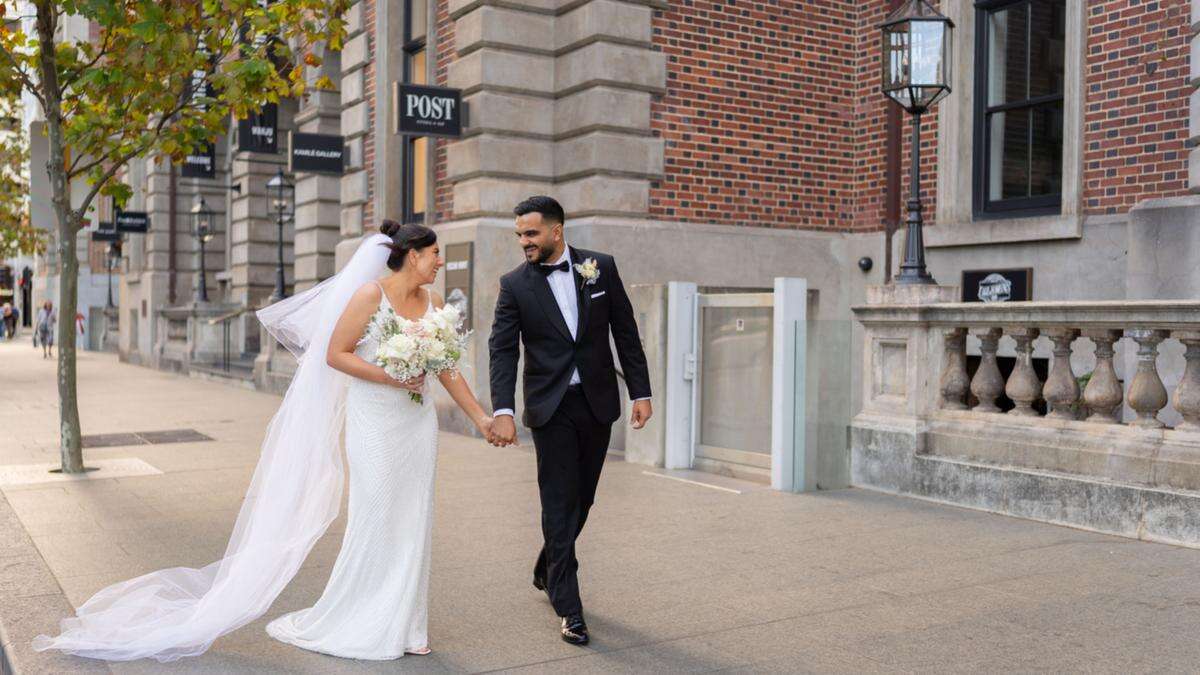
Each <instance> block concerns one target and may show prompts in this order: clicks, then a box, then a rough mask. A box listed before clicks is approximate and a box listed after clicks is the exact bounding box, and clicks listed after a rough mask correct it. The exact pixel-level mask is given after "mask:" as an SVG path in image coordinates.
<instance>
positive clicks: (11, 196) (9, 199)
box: [0, 101, 46, 260]
mask: <svg viewBox="0 0 1200 675" xmlns="http://www.w3.org/2000/svg"><path fill="white" fill-rule="evenodd" d="M10 106H11V103H8V102H5V101H0V119H3V120H5V122H6V126H7V127H8V128H6V129H3V130H0V260H2V259H4V258H12V257H16V256H22V255H33V254H35V253H41V252H43V251H44V250H45V248H46V237H45V233H44V232H40V231H38V230H36V229H34V227H33V225H32V224H31V223H30V221H29V177H28V175H27V173H26V167H25V163H26V162H28V161H29V144H28V141H27V140H26V138H25V133H24V130H23V129H21V125H20V120H19V119H18V116H17V115H16V114H15V113H16V111H15V110H13V109H12V108H11V107H10Z"/></svg>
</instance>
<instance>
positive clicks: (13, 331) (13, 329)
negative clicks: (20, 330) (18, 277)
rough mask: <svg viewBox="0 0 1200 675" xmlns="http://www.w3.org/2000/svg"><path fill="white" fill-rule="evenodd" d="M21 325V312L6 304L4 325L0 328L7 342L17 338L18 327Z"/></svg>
mask: <svg viewBox="0 0 1200 675" xmlns="http://www.w3.org/2000/svg"><path fill="white" fill-rule="evenodd" d="M20 325H21V310H19V309H17V308H16V307H13V306H12V305H10V304H8V303H5V304H4V325H3V326H0V333H2V334H3V335H4V338H5V339H6V340H12V339H13V338H15V337H16V336H17V327H18V326H20Z"/></svg>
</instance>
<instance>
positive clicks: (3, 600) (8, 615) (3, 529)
mask: <svg viewBox="0 0 1200 675" xmlns="http://www.w3.org/2000/svg"><path fill="white" fill-rule="evenodd" d="M74 613H75V608H74V607H72V606H71V603H70V601H68V600H67V596H66V594H65V593H63V590H62V587H61V586H59V584H58V580H57V579H56V578H55V577H54V574H53V573H52V572H51V571H50V567H49V566H48V565H46V561H45V560H43V559H42V554H41V552H39V551H38V550H37V547H36V546H35V545H34V543H33V539H32V538H30V536H29V533H28V532H26V531H25V527H24V525H22V524H21V521H20V519H19V518H18V517H17V514H16V512H15V511H13V509H12V506H11V505H10V504H9V503H8V499H7V498H6V497H5V495H4V492H3V491H0V673H2V674H3V675H9V674H10V673H11V674H12V675H34V674H36V673H111V672H112V670H111V669H110V668H109V667H108V665H107V664H104V663H102V662H98V661H92V660H91V659H82V658H79V657H75V656H68V655H66V654H63V653H61V652H53V651H51V652H35V651H33V646H32V645H31V643H32V641H33V638H34V637H35V636H37V635H38V634H39V633H50V632H54V631H56V630H57V627H58V620H59V619H61V618H62V617H65V616H71V615H72V614H74Z"/></svg>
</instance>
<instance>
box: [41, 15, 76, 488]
mask: <svg viewBox="0 0 1200 675" xmlns="http://www.w3.org/2000/svg"><path fill="white" fill-rule="evenodd" d="M56 23H57V16H56V15H55V9H54V5H53V3H50V2H45V1H43V2H38V3H37V32H38V41H39V43H40V47H39V49H40V51H41V56H40V59H39V60H38V64H39V72H38V76H39V80H40V82H41V86H42V97H43V100H44V101H45V104H46V109H45V110H44V112H45V115H46V133H47V136H48V137H49V141H50V160H49V162H48V164H47V166H46V170H47V172H48V173H49V177H50V191H51V201H52V202H53V204H54V216H55V220H57V225H58V226H57V228H56V233H57V237H56V239H57V241H56V242H55V247H56V250H57V252H58V335H57V336H56V339H57V342H58V420H59V452H60V454H61V456H62V470H63V473H83V447H82V443H81V432H80V426H79V401H78V397H77V396H76V386H75V385H76V377H75V313H76V312H77V311H78V309H77V305H78V302H79V259H78V258H77V257H76V252H75V236H76V234H77V233H78V232H79V220H80V214H77V213H75V212H74V211H73V210H72V209H71V183H70V181H69V180H68V176H67V158H66V149H65V148H64V146H63V130H62V98H61V94H60V92H59V90H58V68H57V63H56V62H55V56H54V33H55V28H56V26H55V24H56Z"/></svg>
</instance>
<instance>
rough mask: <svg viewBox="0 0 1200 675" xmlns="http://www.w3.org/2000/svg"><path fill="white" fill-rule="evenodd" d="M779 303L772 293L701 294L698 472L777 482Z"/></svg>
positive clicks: (698, 306) (695, 416) (698, 314)
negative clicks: (774, 393)
mask: <svg viewBox="0 0 1200 675" xmlns="http://www.w3.org/2000/svg"><path fill="white" fill-rule="evenodd" d="M773 303H774V296H773V294H772V293H725V294H700V295H697V300H696V320H697V326H696V332H695V335H696V339H697V345H696V351H695V354H696V386H695V388H694V389H693V391H694V392H695V399H696V400H695V402H694V414H693V416H692V419H693V420H694V421H695V429H694V431H693V435H692V438H693V439H695V446H694V447H695V450H694V452H695V454H694V462H693V464H694V466H695V467H696V468H698V469H702V470H706V471H714V472H717V473H723V474H726V475H733V476H738V477H741V478H750V479H755V480H761V481H769V480H770V476H771V384H772V383H771V378H772V350H773V339H774V317H773V314H774V308H773Z"/></svg>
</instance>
